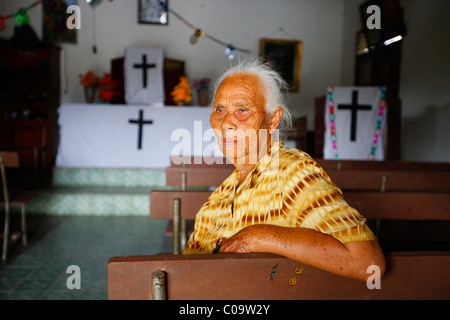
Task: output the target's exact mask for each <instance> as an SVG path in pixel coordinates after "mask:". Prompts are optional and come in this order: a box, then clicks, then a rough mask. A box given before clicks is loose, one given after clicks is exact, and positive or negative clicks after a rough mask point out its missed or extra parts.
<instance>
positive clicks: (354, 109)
mask: <svg viewBox="0 0 450 320" xmlns="http://www.w3.org/2000/svg"><path fill="white" fill-rule="evenodd" d="M338 109H339V110H351V112H352V126H351V131H350V140H351V141H356V121H357V115H358V110H372V106H371V105H358V90H353V94H352V104H339V105H338Z"/></svg>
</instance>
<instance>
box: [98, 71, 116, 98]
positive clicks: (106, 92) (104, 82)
mask: <svg viewBox="0 0 450 320" xmlns="http://www.w3.org/2000/svg"><path fill="white" fill-rule="evenodd" d="M99 84H100V94H99V96H98V98H99V99H100V100H103V101H107V102H109V101H111V99H112V98H113V97H114V96H115V95H118V94H119V93H120V92H119V91H114V89H115V88H117V86H118V85H119V81H113V80H112V79H111V74H110V73H105V74H104V76H103V78H102V79H101V80H100V82H99Z"/></svg>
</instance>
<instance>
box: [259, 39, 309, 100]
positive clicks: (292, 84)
mask: <svg viewBox="0 0 450 320" xmlns="http://www.w3.org/2000/svg"><path fill="white" fill-rule="evenodd" d="M302 44H303V43H302V42H301V41H297V40H284V39H265V38H263V39H261V40H260V43H259V54H260V57H261V58H262V59H263V61H265V62H266V63H268V64H269V65H270V66H271V67H273V68H274V69H275V70H277V71H278V72H279V73H280V74H281V76H282V77H283V78H284V80H285V81H286V82H287V84H288V85H289V91H291V92H298V91H299V90H300V72H301V62H302Z"/></svg>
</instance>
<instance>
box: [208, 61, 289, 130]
mask: <svg viewBox="0 0 450 320" xmlns="http://www.w3.org/2000/svg"><path fill="white" fill-rule="evenodd" d="M237 73H248V74H252V75H255V76H257V77H258V79H259V80H260V82H261V84H262V86H263V87H264V89H265V92H264V96H265V98H266V106H265V107H266V112H267V113H268V114H271V113H273V112H274V111H275V110H276V109H277V108H278V107H280V108H281V109H282V110H283V117H282V118H281V121H280V124H279V126H278V130H279V132H280V136H281V137H283V136H284V135H285V134H286V133H287V132H288V131H289V130H291V129H292V116H291V114H290V112H289V110H288V108H287V105H286V102H285V99H284V95H283V90H286V89H288V85H287V83H286V81H284V79H283V78H282V77H281V75H280V74H279V73H278V72H277V71H275V70H274V69H272V68H271V67H269V66H268V65H267V64H264V63H261V61H260V60H259V59H258V58H254V59H251V60H245V61H242V62H239V64H238V65H236V66H234V67H231V68H230V69H228V70H227V71H226V72H225V73H224V74H222V76H221V77H220V78H219V79H217V81H216V84H215V87H214V97H215V96H216V92H217V88H218V87H219V85H220V83H221V82H222V81H223V80H224V79H225V78H226V77H228V76H231V75H233V74H237ZM213 100H214V99H213Z"/></svg>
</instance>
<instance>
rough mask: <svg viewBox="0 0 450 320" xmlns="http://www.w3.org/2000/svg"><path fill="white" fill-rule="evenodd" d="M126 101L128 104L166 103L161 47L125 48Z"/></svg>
mask: <svg viewBox="0 0 450 320" xmlns="http://www.w3.org/2000/svg"><path fill="white" fill-rule="evenodd" d="M124 64H125V66H124V73H125V101H126V103H127V104H143V105H150V104H151V105H158V104H159V105H160V106H162V105H163V104H164V74H163V70H164V52H163V50H162V49H161V48H145V47H128V48H126V49H125V62H124Z"/></svg>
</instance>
